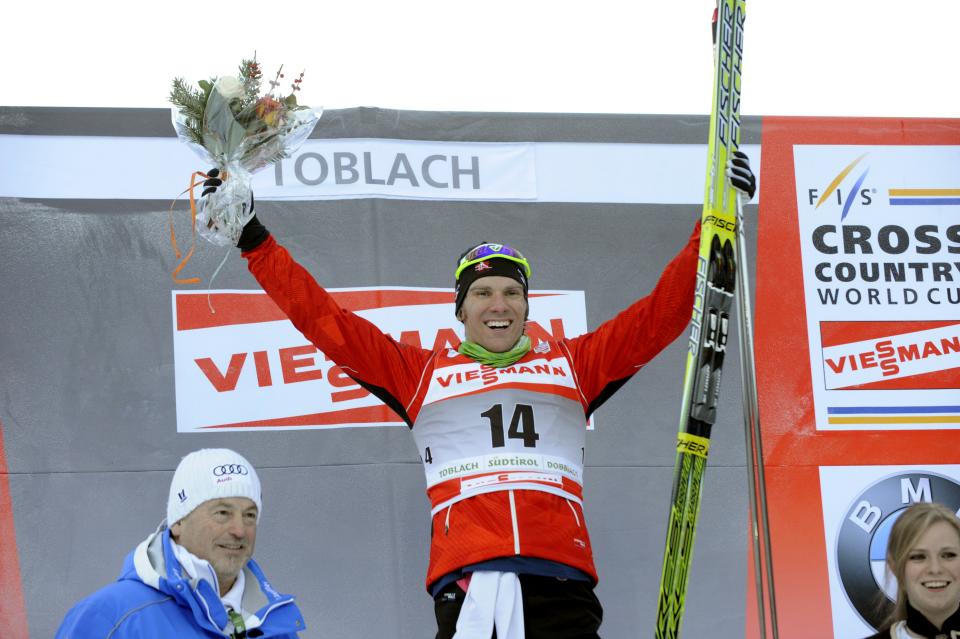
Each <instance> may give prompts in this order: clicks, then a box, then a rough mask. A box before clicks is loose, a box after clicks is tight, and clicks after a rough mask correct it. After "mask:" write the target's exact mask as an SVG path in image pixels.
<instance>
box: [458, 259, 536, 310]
mask: <svg viewBox="0 0 960 639" xmlns="http://www.w3.org/2000/svg"><path fill="white" fill-rule="evenodd" d="M491 275H499V276H501V277H509V278H510V279H513V280H516V281H517V282H519V283H520V285H521V286H523V299H527V293H528V292H529V289H530V286H529V284H528V283H527V276H526V274H525V273H524V272H523V266H521V265H520V264H517V263H516V262H514V261H513V260H508V259H504V258H502V257H501V258H498V257H496V256H492V257H490V258H488V259H486V260H484V261H482V262H477V263H476V264H471V265H470V266H468V267H467V268H465V269H463V271H462V272H461V273H460V277H459V278H457V282H456V291H457V301H456V306H454V309H453V314H454V315H457V316H459V315H460V307H461V306H463V300H464V299H466V297H467V291H469V290H470V285H471V284H473V283H474V282H475V281H477V280H478V279H480V278H481V277H490V276H491Z"/></svg>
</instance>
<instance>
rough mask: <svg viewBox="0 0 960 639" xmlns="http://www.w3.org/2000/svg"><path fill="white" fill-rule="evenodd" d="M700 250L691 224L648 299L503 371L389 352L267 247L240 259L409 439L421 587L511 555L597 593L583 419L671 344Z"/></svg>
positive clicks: (441, 354)
mask: <svg viewBox="0 0 960 639" xmlns="http://www.w3.org/2000/svg"><path fill="white" fill-rule="evenodd" d="M699 237H700V226H699V224H697V226H696V228H695V229H694V232H693V234H692V235H691V237H690V240H689V242H688V243H687V244H686V246H684V248H683V249H682V250H681V251H680V253H678V254H677V256H676V257H674V258H673V260H672V261H671V262H670V263H669V264H668V265H667V267H666V269H664V271H663V274H662V275H661V276H660V280H659V281H658V283H657V285H656V287H655V288H654V290H653V291H652V292H651V293H650V294H649V295H648V296H646V297H644V298H642V299H640V300H638V301H636V302H634V303H633V304H632V305H631V306H630V307H629V308H627V309H626V310H624V311H622V312H621V313H620V314H619V315H617V316H616V317H615V318H613V319H611V320H609V321H607V322H605V323H604V324H602V325H601V326H600V327H599V328H597V329H596V330H594V331H591V332H589V333H585V334H583V335H580V336H578V337H574V338H569V339H568V338H560V339H557V340H554V341H546V342H540V343H538V344H535V345H534V346H533V348H531V350H530V351H529V352H528V353H527V354H526V355H524V356H523V357H522V358H521V359H520V360H519V361H517V362H516V363H515V364H513V365H510V366H506V367H503V368H491V367H489V366H485V365H481V364H479V363H478V362H476V361H474V360H472V359H470V358H468V357H466V356H464V355H461V354H459V353H458V352H456V351H454V350H442V351H433V350H427V349H423V348H419V347H416V346H411V345H408V344H402V343H400V342H397V341H396V340H394V339H393V338H391V337H390V336H388V335H385V334H384V333H382V332H381V331H380V329H378V328H377V327H376V326H374V325H373V324H371V323H370V322H368V321H367V320H365V319H363V318H361V317H358V316H356V315H354V314H353V313H351V312H349V311H346V310H344V309H342V308H340V307H339V306H338V305H337V304H336V302H334V300H333V298H332V297H331V296H330V294H329V293H327V292H326V291H325V290H324V289H323V288H322V287H321V286H320V285H318V284H317V283H316V281H315V280H314V279H313V277H312V276H311V275H310V274H309V273H308V272H307V271H306V270H305V269H304V268H303V267H302V266H300V265H299V264H297V263H296V262H295V261H294V260H293V259H292V258H291V256H290V254H289V253H288V252H287V251H286V249H284V248H283V247H282V246H280V245H279V244H278V243H277V242H276V240H275V239H274V238H273V237H270V238H268V239H267V240H266V241H265V242H264V243H262V244H261V245H260V246H258V247H257V248H255V249H253V250H251V251H248V252H245V253H244V254H243V256H244V257H245V258H247V260H248V262H249V264H248V266H249V268H250V272H251V273H253V275H254V277H255V278H256V279H257V281H258V282H259V283H260V285H261V286H262V287H263V289H264V291H266V292H267V294H268V295H269V296H270V297H271V298H272V299H273V301H274V302H276V304H277V305H278V306H279V307H280V308H281V309H282V310H283V311H284V312H285V313H286V315H287V317H289V318H290V321H291V322H293V324H294V326H296V327H297V329H299V330H300V331H301V332H302V333H303V335H304V336H305V337H306V338H307V339H309V340H310V341H311V342H312V343H313V344H314V345H316V346H317V347H318V348H319V349H320V350H322V351H323V352H324V353H325V354H326V355H327V356H329V357H330V359H331V360H333V361H334V362H335V363H336V364H337V365H339V366H340V367H341V368H342V369H343V371H344V372H345V373H347V374H348V375H350V376H351V377H352V378H353V379H354V380H356V381H357V382H358V383H360V384H361V385H362V386H364V387H365V388H367V389H368V390H370V391H371V392H373V393H374V394H375V395H376V396H377V397H379V398H380V399H381V400H382V401H383V402H384V403H385V404H387V405H388V406H389V407H390V408H392V409H393V410H394V411H395V412H396V413H397V414H398V415H399V416H400V417H401V418H402V419H403V420H404V421H405V422H406V423H407V424H408V425H409V426H410V427H411V429H412V433H413V436H414V439H415V441H416V443H417V447H418V449H419V452H420V456H421V457H422V458H423V464H424V471H425V474H426V478H427V496H428V497H429V498H430V503H431V506H432V517H433V523H432V535H431V548H430V566H429V568H428V570H427V586H428V587H429V586H430V584H432V583H433V582H434V581H436V580H437V579H439V578H440V577H442V576H443V575H445V574H447V573H450V572H452V571H454V570H457V569H458V568H461V567H463V566H467V565H471V564H476V563H480V562H483V561H486V560H489V559H494V558H501V557H513V556H523V557H534V558H540V559H546V560H550V561H555V562H559V563H561V564H565V565H568V566H572V567H574V568H577V569H579V570H581V571H583V572H585V573H587V574H588V575H590V577H591V578H592V579H593V580H594V582H596V580H597V574H596V569H595V567H594V564H593V553H592V550H591V546H590V536H589V534H588V533H587V528H586V524H585V522H584V517H583V506H582V482H583V452H584V439H585V432H586V428H585V426H586V419H587V417H588V416H589V415H590V414H591V413H592V412H593V411H594V410H595V409H596V408H597V407H598V406H599V405H600V404H602V403H603V402H604V401H605V400H606V399H607V398H609V397H610V395H612V394H613V393H614V392H615V391H616V390H617V389H618V388H620V386H622V385H623V384H624V382H626V381H627V380H628V379H629V378H630V377H631V376H632V375H633V374H634V373H636V372H637V370H638V369H639V368H640V367H642V366H643V365H644V364H646V363H647V362H648V361H650V360H651V359H652V358H653V357H654V356H655V355H657V353H659V352H660V351H661V350H662V349H663V348H665V347H666V346H667V345H669V344H670V343H671V342H672V341H673V340H674V339H676V338H677V337H678V336H679V335H680V333H682V332H683V330H684V328H685V327H686V325H687V322H688V321H689V320H690V315H691V309H692V303H693V295H694V286H695V279H696V277H695V274H696V271H697V268H696V263H697V251H698V245H699Z"/></svg>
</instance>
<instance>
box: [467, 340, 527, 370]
mask: <svg viewBox="0 0 960 639" xmlns="http://www.w3.org/2000/svg"><path fill="white" fill-rule="evenodd" d="M529 350H530V338H529V337H527V336H526V335H522V336H521V337H520V339H518V340H517V343H516V344H514V345H513V348H511V349H510V350H509V351H506V352H505V353H491V352H490V351H488V350H487V349H485V348H484V347H483V346H480V345H479V344H477V343H476V342H468V341H466V340H464V341H463V342H462V343H461V344H460V348H458V349H457V351H458V352H459V353H460V354H461V355H466V356H467V357H469V358H470V359H474V360H476V361H478V362H480V363H481V364H486V365H487V366H492V367H493V368H503V367H504V366H509V365H510V364H513V363H514V362H516V361H517V360H519V359H520V358H521V357H523V356H524V355H526V354H527V351H529Z"/></svg>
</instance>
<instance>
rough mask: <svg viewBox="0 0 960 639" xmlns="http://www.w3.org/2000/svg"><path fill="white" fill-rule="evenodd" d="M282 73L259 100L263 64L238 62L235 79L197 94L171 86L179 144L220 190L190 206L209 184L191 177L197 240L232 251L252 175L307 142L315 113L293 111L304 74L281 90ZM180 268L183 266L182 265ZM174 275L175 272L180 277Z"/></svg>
mask: <svg viewBox="0 0 960 639" xmlns="http://www.w3.org/2000/svg"><path fill="white" fill-rule="evenodd" d="M282 71H283V67H282V66H281V67H280V70H278V71H277V74H276V77H275V78H274V79H273V80H271V81H270V83H269V84H270V89H269V91H267V92H266V93H263V94H261V91H260V86H261V83H262V80H263V74H262V71H261V68H260V64H259V63H258V62H257V61H256V60H255V59H254V60H243V61H242V63H241V64H240V73H239V75H238V76H222V77H220V78H219V79H215V78H211V79H210V80H201V81H200V82H198V83H197V84H198V85H199V89H196V88H193V87H191V86H189V85H188V84H187V83H186V82H184V80H183V79H182V78H176V79H174V81H173V89H172V90H171V92H170V102H172V103H173V105H174V109H173V113H172V115H173V127H174V129H176V131H177V137H178V138H180V140H181V141H182V142H185V143H186V144H187V145H188V146H189V147H190V148H192V149H193V150H194V151H196V152H197V154H198V155H200V157H202V158H203V159H204V161H206V162H207V164H208V166H209V165H213V166H216V167H217V168H218V169H220V175H219V177H220V178H221V179H222V180H223V185H222V186H220V188H218V189H217V190H216V192H215V193H213V194H211V195H209V196H208V197H206V198H204V199H203V200H202V201H201V204H200V207H199V210H197V207H196V206H195V205H194V204H193V189H194V188H195V187H196V186H198V185H199V183H200V182H201V180H200V179H198V176H199V178H206V177H207V176H206V175H205V174H204V173H202V172H197V173H195V174H194V176H193V178H192V179H191V182H190V187H189V189H188V190H189V191H190V195H191V210H192V211H193V214H194V220H195V222H194V228H195V229H196V232H197V233H199V234H200V235H201V237H204V238H206V239H207V240H209V241H210V242H213V243H214V244H217V245H220V246H228V245H235V244H236V243H237V240H238V239H239V238H240V233H241V232H242V231H243V226H244V225H245V224H246V223H247V221H249V219H250V218H251V217H252V216H253V212H252V211H251V207H250V202H251V196H252V190H251V187H250V182H251V178H252V173H253V172H255V171H257V170H259V169H262V168H264V167H265V166H267V165H269V164H271V163H273V162H278V161H280V160H281V159H283V158H285V157H289V156H290V155H291V154H292V153H293V152H294V151H296V149H297V148H299V147H300V145H301V144H303V142H304V140H306V139H307V137H309V136H310V133H311V131H313V127H314V126H315V125H316V123H317V120H318V119H319V118H320V112H319V111H318V110H314V109H311V108H309V107H306V106H303V105H300V104H297V95H296V94H297V92H298V91H300V83H301V82H302V81H303V73H301V74H300V75H299V76H298V77H297V78H296V79H294V80H293V82H291V83H290V92H289V93H288V94H287V95H283V92H281V90H280V84H281V79H282V78H283V77H284V74H283V73H282ZM181 266H182V264H181ZM178 270H179V269H178Z"/></svg>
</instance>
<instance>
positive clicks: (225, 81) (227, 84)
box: [213, 75, 243, 100]
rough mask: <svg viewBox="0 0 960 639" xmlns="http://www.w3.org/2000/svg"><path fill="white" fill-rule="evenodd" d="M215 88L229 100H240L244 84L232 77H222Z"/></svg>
mask: <svg viewBox="0 0 960 639" xmlns="http://www.w3.org/2000/svg"><path fill="white" fill-rule="evenodd" d="M213 88H214V89H216V90H217V92H218V93H219V94H220V95H222V96H223V97H224V98H226V99H227V100H232V99H233V98H239V97H240V96H241V95H243V82H240V80H238V79H237V78H236V77H234V76H232V75H225V76H222V77H221V78H220V79H219V80H217V82H216V83H215V84H214V85H213Z"/></svg>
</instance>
